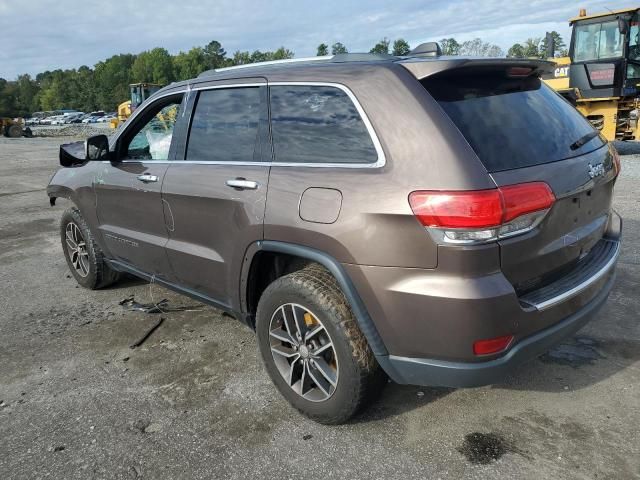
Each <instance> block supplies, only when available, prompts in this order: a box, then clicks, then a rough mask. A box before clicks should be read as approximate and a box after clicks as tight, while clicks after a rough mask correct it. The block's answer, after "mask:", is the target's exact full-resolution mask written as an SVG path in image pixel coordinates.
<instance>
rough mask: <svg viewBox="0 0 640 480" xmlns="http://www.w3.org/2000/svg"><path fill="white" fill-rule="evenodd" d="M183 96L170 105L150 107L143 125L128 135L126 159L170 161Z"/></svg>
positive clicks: (142, 121) (142, 122)
mask: <svg viewBox="0 0 640 480" xmlns="http://www.w3.org/2000/svg"><path fill="white" fill-rule="evenodd" d="M181 101H182V96H181V95H180V97H179V98H172V99H171V100H170V102H169V103H161V104H158V105H157V106H156V107H154V106H151V107H149V111H148V112H145V113H144V114H143V117H142V118H141V123H140V124H139V125H137V126H136V127H133V131H132V132H131V133H130V134H128V135H127V137H128V138H129V139H130V140H129V141H128V143H127V142H125V143H126V148H125V149H124V152H125V155H124V156H125V158H127V159H133V160H144V161H153V160H168V159H169V149H170V147H171V139H172V137H173V130H174V127H175V125H176V121H177V119H178V114H179V113H180V103H181Z"/></svg>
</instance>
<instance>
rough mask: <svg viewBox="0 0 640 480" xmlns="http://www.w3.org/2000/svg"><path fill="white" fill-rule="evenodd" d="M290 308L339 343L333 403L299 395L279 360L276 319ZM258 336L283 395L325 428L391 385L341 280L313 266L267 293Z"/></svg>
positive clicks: (335, 345)
mask: <svg viewBox="0 0 640 480" xmlns="http://www.w3.org/2000/svg"><path fill="white" fill-rule="evenodd" d="M287 304H289V305H291V304H296V305H299V306H301V308H304V309H306V310H308V311H309V312H313V315H315V316H316V317H318V318H317V319H318V320H319V322H320V323H321V325H322V326H323V327H324V329H325V330H326V333H327V334H328V337H330V340H331V342H332V343H333V351H334V352H333V353H334V354H335V356H336V360H337V361H336V365H337V369H336V377H337V383H336V385H335V387H334V388H333V389H332V394H331V395H330V396H329V398H326V399H324V400H322V401H318V400H316V401H311V400H309V399H307V398H305V397H303V396H302V395H301V394H300V393H299V392H298V391H295V389H294V387H292V386H290V383H291V379H286V378H285V376H284V374H283V373H281V370H282V368H281V367H280V369H279V367H278V366H277V365H276V361H275V360H274V358H275V357H274V355H273V354H272V350H271V349H272V346H273V338H272V336H271V328H272V327H271V325H272V318H275V316H274V315H276V313H277V312H278V310H279V309H280V308H281V306H283V305H287ZM305 318H306V317H305ZM256 333H257V337H258V344H259V347H260V352H261V355H262V359H263V362H264V365H265V368H266V370H267V372H268V373H269V376H270V377H271V379H272V381H273V383H274V384H275V385H276V387H277V388H278V390H279V391H280V393H281V394H282V395H283V396H284V397H285V398H286V399H287V400H288V401H289V402H290V403H291V404H292V405H293V406H294V407H295V408H297V409H298V410H299V411H300V412H301V413H303V414H304V415H306V416H308V417H310V418H311V419H313V420H316V421H318V422H320V423H325V424H340V423H344V422H346V421H347V420H349V419H350V418H351V417H352V416H353V415H355V414H356V413H357V412H358V411H359V410H360V409H361V408H362V407H364V406H365V405H366V404H367V403H369V402H371V401H372V400H373V399H375V398H376V396H377V395H378V394H379V393H380V392H381V390H382V387H383V386H384V385H385V384H386V375H385V374H384V372H383V371H382V369H381V368H380V367H379V365H378V363H377V362H376V360H375V357H374V355H373V352H372V351H371V349H370V348H369V345H368V343H367V341H366V339H365V337H364V335H363V334H362V332H361V331H360V328H359V327H358V324H357V322H356V319H355V318H354V316H353V313H352V312H351V309H350V307H349V304H348V302H347V300H346V299H345V297H344V294H343V293H342V291H341V290H340V287H339V286H338V284H337V282H336V280H335V278H334V277H333V276H332V275H331V274H330V273H329V272H328V271H327V270H325V269H324V268H323V267H321V266H319V265H316V264H312V265H310V266H307V267H305V268H304V269H302V270H299V271H296V272H294V273H291V274H289V275H285V276H283V277H280V278H278V279H277V280H275V281H274V282H273V283H272V284H271V285H269V286H268V287H267V289H266V290H265V291H264V293H263V294H262V297H261V298H260V301H259V304H258V311H257V315H256ZM283 345H286V342H285V343H284V344H283ZM301 345H302V343H301ZM294 348H295V347H294ZM299 348H300V350H302V347H299ZM296 350H297V348H296ZM305 352H306V349H305ZM285 368H286V365H285ZM309 368H310V367H309ZM301 385H302V386H301V387H299V388H300V389H301V390H302V391H303V392H304V390H305V387H304V380H301ZM316 388H317V387H316Z"/></svg>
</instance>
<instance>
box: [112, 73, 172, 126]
mask: <svg viewBox="0 0 640 480" xmlns="http://www.w3.org/2000/svg"><path fill="white" fill-rule="evenodd" d="M161 88H162V85H158V84H157V83H132V84H131V85H129V91H130V92H131V99H130V100H127V101H126V102H122V103H121V104H120V105H118V117H117V118H114V119H113V120H111V122H110V125H111V128H117V127H118V125H120V123H121V122H126V121H127V118H129V117H130V116H131V114H132V113H133V112H134V110H135V109H136V108H137V107H139V106H140V104H142V102H144V101H145V100H146V99H147V98H149V97H150V96H151V95H153V94H154V93H156V92H157V91H158V90H160V89H161Z"/></svg>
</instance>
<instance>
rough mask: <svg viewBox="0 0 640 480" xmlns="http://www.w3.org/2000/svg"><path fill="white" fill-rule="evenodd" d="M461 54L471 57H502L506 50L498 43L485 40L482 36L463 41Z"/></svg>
mask: <svg viewBox="0 0 640 480" xmlns="http://www.w3.org/2000/svg"><path fill="white" fill-rule="evenodd" d="M459 54H460V55H466V56H470V57H502V56H503V55H504V52H503V51H502V49H501V48H500V47H499V46H498V45H494V44H491V43H488V42H484V41H482V39H481V38H474V39H473V40H467V41H466V42H462V45H460V50H459Z"/></svg>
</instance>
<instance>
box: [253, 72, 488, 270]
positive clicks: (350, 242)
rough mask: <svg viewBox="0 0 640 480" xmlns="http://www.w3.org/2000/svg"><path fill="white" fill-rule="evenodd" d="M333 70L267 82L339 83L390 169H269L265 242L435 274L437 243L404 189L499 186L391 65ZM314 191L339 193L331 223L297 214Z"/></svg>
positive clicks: (448, 124)
mask: <svg viewBox="0 0 640 480" xmlns="http://www.w3.org/2000/svg"><path fill="white" fill-rule="evenodd" d="M339 67H340V68H337V67H335V66H334V67H331V66H319V67H315V68H314V67H310V68H307V69H304V70H302V71H301V73H299V74H297V75H295V78H292V76H291V75H288V74H285V73H282V74H278V73H275V74H273V75H271V76H270V77H269V82H287V81H297V82H324V83H338V84H342V85H345V86H346V87H347V88H349V89H350V90H351V91H352V93H353V94H354V95H355V97H356V98H357V99H358V101H359V102H360V105H361V106H362V108H363V110H364V111H365V113H366V115H367V116H368V118H369V120H370V122H371V124H372V126H373V129H374V130H375V132H376V134H377V136H378V139H379V141H380V143H381V145H382V149H383V151H384V155H385V159H386V164H385V165H384V166H382V167H378V168H367V167H363V168H324V167H299V166H295V165H292V166H273V167H272V168H271V174H270V178H269V194H268V199H267V210H266V215H265V227H264V228H265V239H266V240H281V241H286V242H292V243H298V244H302V245H306V246H309V247H313V248H316V249H319V250H322V251H324V252H326V253H328V254H329V255H331V256H333V257H334V258H335V259H336V260H338V261H340V262H343V263H355V264H363V265H378V266H405V267H420V268H435V267H436V266H437V264H438V258H437V247H436V245H435V244H434V243H433V242H432V241H431V239H430V237H429V235H428V234H427V232H425V231H424V228H423V227H422V226H421V225H420V224H419V223H418V221H417V220H416V219H415V217H414V216H413V213H412V211H411V208H410V206H409V202H408V195H409V193H410V192H412V191H414V190H444V189H451V190H458V189H483V188H491V187H494V186H495V185H494V183H493V182H492V181H491V178H490V177H489V175H488V174H487V172H486V170H485V169H484V167H483V166H482V164H481V163H480V161H479V160H478V159H477V157H476V155H475V153H474V152H473V151H472V150H471V148H470V147H469V145H468V144H467V143H466V141H465V140H464V138H463V137H462V135H461V134H460V133H459V132H458V130H457V129H456V128H455V126H454V125H453V124H452V123H451V121H450V120H449V118H448V117H447V116H446V115H445V114H444V112H442V110H441V109H440V107H439V106H438V104H437V103H436V102H435V101H434V100H433V99H432V98H431V96H430V95H429V94H428V93H427V92H426V91H425V90H424V88H423V87H422V86H421V85H420V83H419V82H418V81H417V80H416V79H415V77H413V76H412V75H411V74H410V73H409V72H408V71H407V70H405V69H404V68H403V67H401V66H398V65H393V64H392V65H386V64H385V65H357V64H356V65H344V66H339ZM277 160H278V159H277V158H275V161H276V162H277ZM310 187H319V188H328V189H336V190H339V191H340V192H341V193H342V197H343V198H342V208H341V211H340V215H339V217H338V219H337V220H336V221H335V222H333V223H331V224H326V223H313V222H307V221H304V220H302V219H301V218H300V215H299V210H298V206H299V203H300V198H301V196H302V194H303V192H304V191H305V190H306V189H308V188H310Z"/></svg>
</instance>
